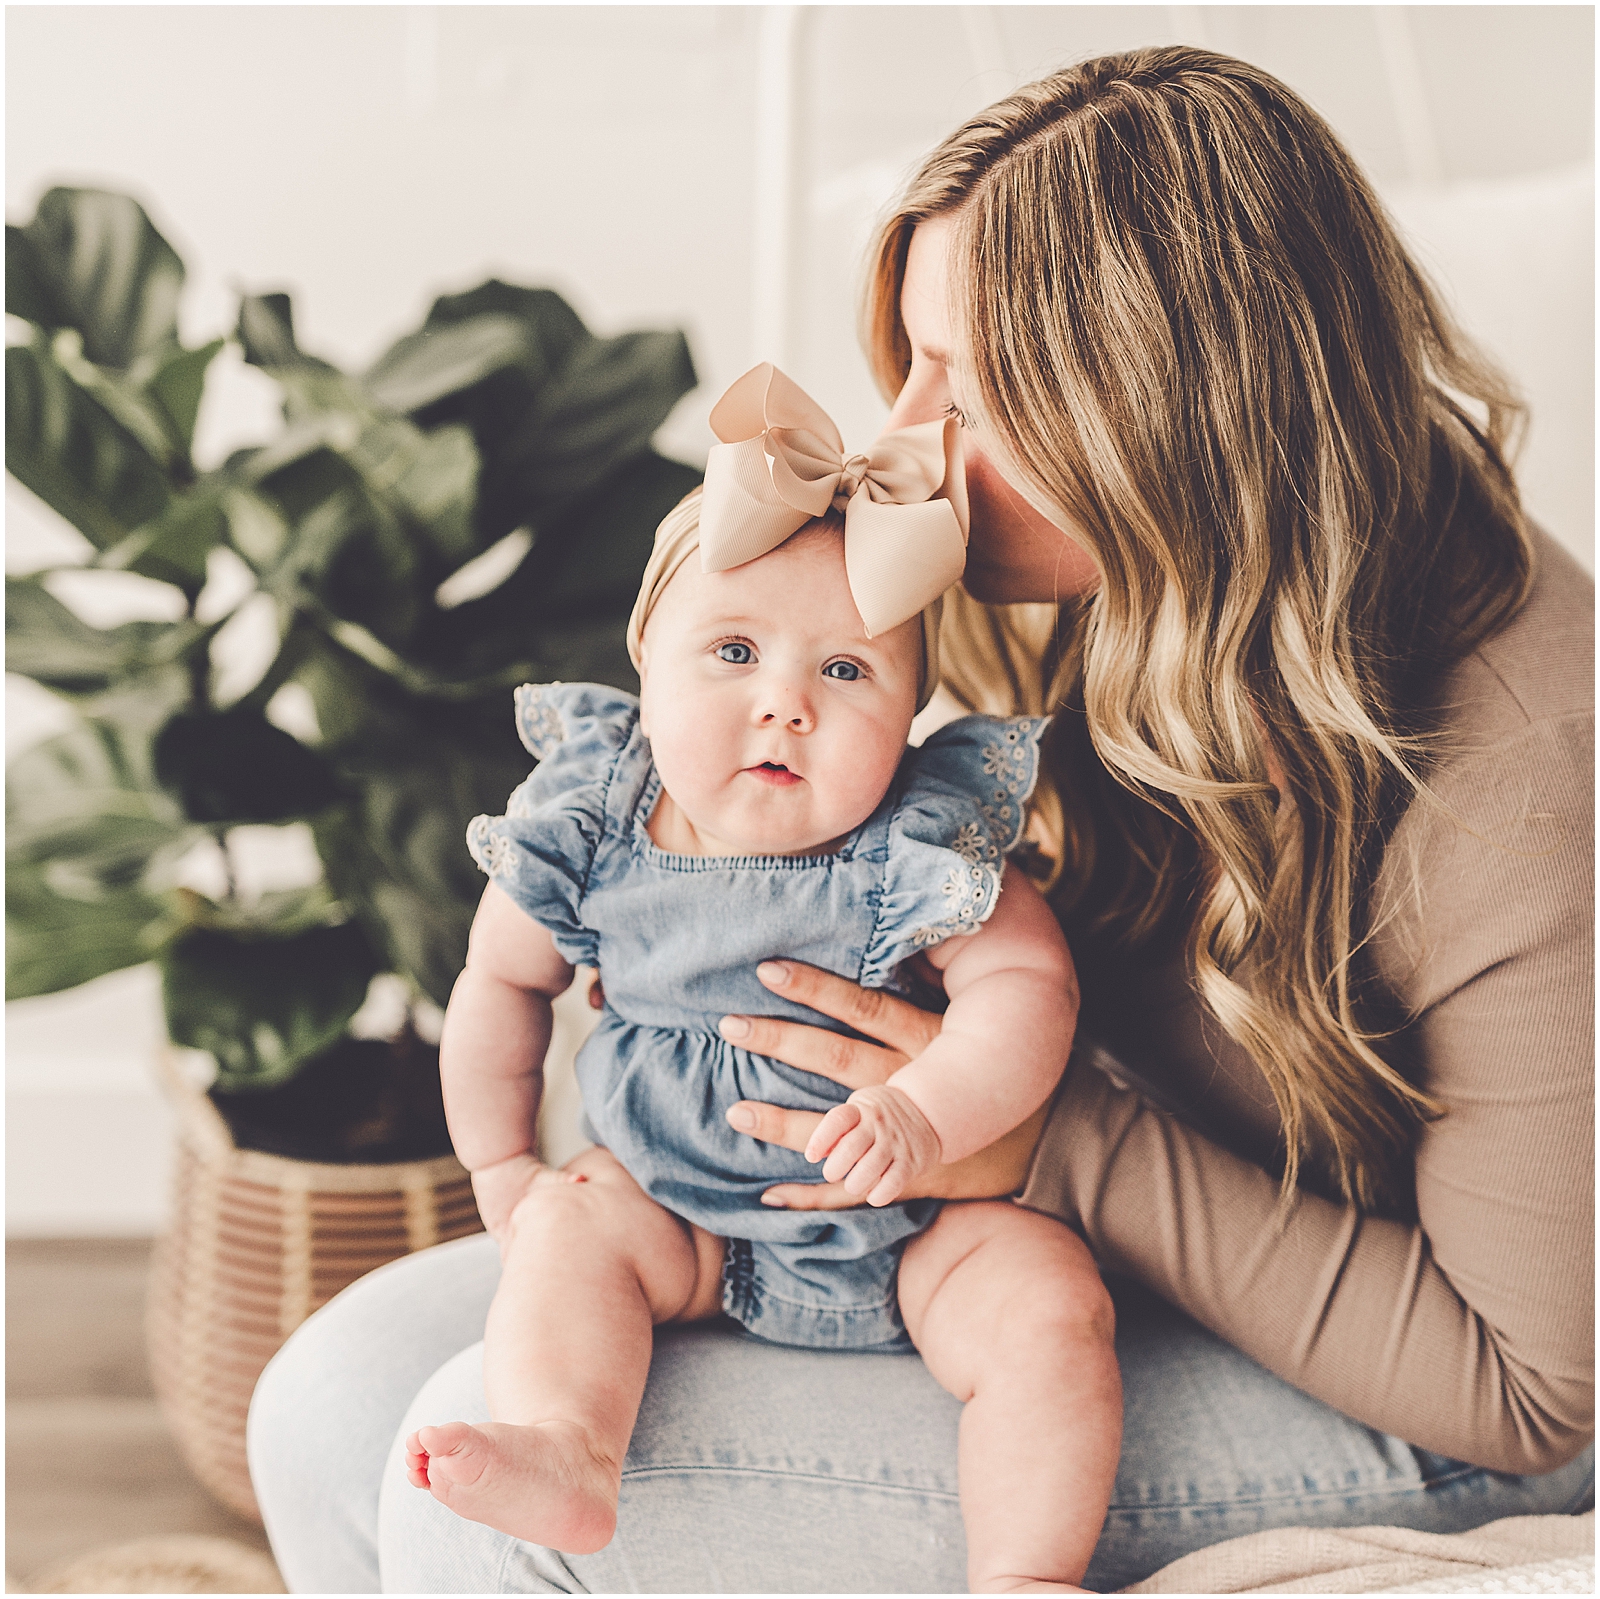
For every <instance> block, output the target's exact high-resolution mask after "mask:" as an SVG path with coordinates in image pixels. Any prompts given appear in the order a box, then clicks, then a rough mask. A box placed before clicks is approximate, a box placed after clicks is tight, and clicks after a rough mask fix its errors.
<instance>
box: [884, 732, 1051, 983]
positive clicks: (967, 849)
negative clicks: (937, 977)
mask: <svg viewBox="0 0 1600 1599" xmlns="http://www.w3.org/2000/svg"><path fill="white" fill-rule="evenodd" d="M1046 726H1048V718H1046V717H1042V716H1013V717H1007V718H1004V719H1002V718H1000V717H994V716H963V717H961V718H960V719H959V720H957V721H954V722H950V723H948V724H947V725H946V726H944V727H941V728H940V729H939V730H938V731H937V732H936V733H933V734H932V735H931V736H930V737H929V738H928V740H927V742H926V743H925V744H923V745H922V747H921V748H920V749H915V750H911V751H909V752H908V753H907V755H906V761H905V765H904V766H903V767H902V769H901V792H900V798H899V801H898V803H897V805H896V808H895V812H894V815H893V817H892V818H891V820H890V823H889V846H888V849H889V853H888V861H887V863H886V865H885V869H884V882H883V894H882V898H881V900H880V902H879V906H878V916H877V921H876V924H875V926H874V929H873V935H872V938H871V940H870V941H869V943H868V945H867V955H866V960H865V962H864V963H863V967H862V974H861V981H862V982H863V983H864V984H866V985H867V986H868V987H886V986H889V985H891V984H892V983H893V982H894V973H895V969H896V968H897V967H898V966H899V965H900V964H901V962H902V961H905V960H908V959H909V958H910V957H911V956H913V955H915V954H917V953H918V952H919V951H921V950H925V949H928V948H930V947H931V946H933V945H935V944H942V943H944V941H945V940H946V939H948V938H958V937H961V936H963V935H965V934H971V933H975V932H977V930H978V929H979V928H980V927H981V926H982V925H983V923H984V922H985V921H987V920H988V918H989V916H990V914H991V912H992V911H993V910H994V907H995V903H996V901H997V900H998V899H999V897H1000V881H1001V877H1002V875H1003V873H1004V871H1005V858H1006V855H1007V854H1008V853H1009V852H1010V851H1011V850H1013V849H1015V848H1016V847H1017V845H1018V844H1019V843H1021V842H1022V830H1023V823H1024V820H1025V817H1026V806H1027V801H1028V797H1029V795H1031V794H1032V793H1033V787H1034V784H1035V783H1036V782H1038V780H1039V740H1040V739H1041V738H1042V737H1043V736H1044V730H1045V728H1046Z"/></svg>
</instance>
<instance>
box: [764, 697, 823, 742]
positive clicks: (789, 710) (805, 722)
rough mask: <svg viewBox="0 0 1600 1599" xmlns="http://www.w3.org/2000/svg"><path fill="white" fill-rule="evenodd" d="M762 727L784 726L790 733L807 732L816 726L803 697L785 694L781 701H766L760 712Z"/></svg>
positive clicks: (813, 716) (811, 712) (812, 713)
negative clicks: (764, 707)
mask: <svg viewBox="0 0 1600 1599" xmlns="http://www.w3.org/2000/svg"><path fill="white" fill-rule="evenodd" d="M760 722H761V725H762V726H763V727H779V726H782V727H786V728H788V730H789V731H790V732H791V733H809V732H810V731H811V729H812V728H813V727H815V726H816V716H815V714H814V712H813V711H812V709H811V706H810V705H809V704H808V703H807V702H806V700H805V699H804V697H801V696H797V697H790V696H788V695H785V696H784V698H783V700H781V701H773V700H768V701H767V707H766V709H765V710H764V711H762V712H761V715H760Z"/></svg>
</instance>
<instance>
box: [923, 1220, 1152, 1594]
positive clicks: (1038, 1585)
mask: <svg viewBox="0 0 1600 1599" xmlns="http://www.w3.org/2000/svg"><path fill="white" fill-rule="evenodd" d="M900 1309H901V1313H902V1314H903V1315H904V1317H905V1322H906V1327H907V1330H908V1331H909V1332H910V1334H911V1337H912V1339H913V1341H914V1342H915V1343H916V1346H917V1349H918V1350H919V1351H920V1352H921V1354H922V1358H923V1359H924V1361H926V1362H927V1366H928V1369H929V1370H930V1371H931V1372H932V1373H933V1374H934V1376H935V1377H937V1378H938V1379H939V1381H940V1382H941V1383H942V1384H943V1385H944V1386H945V1387H946V1388H947V1389H948V1390H949V1391H950V1392H951V1393H952V1394H954V1395H955V1397H956V1398H957V1399H959V1400H961V1401H963V1403H964V1404H965V1405H966V1410H965V1411H964V1412H963V1414H962V1417H961V1456H960V1458H961V1515H962V1520H963V1522H964V1523H965V1525H966V1529H967V1580H968V1583H969V1585H970V1587H971V1589H972V1591H973V1592H974V1593H1002V1592H1018V1591H1022V1590H1040V1589H1043V1590H1057V1591H1062V1590H1065V1591H1082V1590H1080V1589H1075V1588H1074V1584H1077V1583H1081V1582H1082V1581H1083V1574H1084V1571H1085V1570H1086V1569H1087V1567H1088V1564H1089V1557H1090V1556H1091V1555H1092V1554H1093V1553H1094V1546H1095V1543H1096V1541H1097V1540H1098V1538H1099V1536H1100V1526H1101V1523H1102V1522H1103V1521H1104V1519H1105V1513H1106V1506H1107V1504H1108V1503H1109V1502H1110V1497H1111V1485H1112V1482H1113V1481H1114V1479H1115V1477H1116V1470H1117V1456H1118V1453H1119V1451H1120V1449H1121V1444H1122V1378H1121V1373H1120V1371H1119V1369H1118V1366H1117V1358H1116V1352H1115V1350H1114V1349H1113V1347H1112V1333H1113V1331H1114V1325H1115V1317H1114V1314H1113V1311H1112V1308H1111V1298H1110V1295H1109V1294H1108V1293H1107V1292H1106V1290H1105V1286H1104V1284H1102V1282H1101V1281H1100V1274H1099V1272H1098V1271H1097V1270H1096V1269H1095V1264H1094V1261H1093V1260H1092V1259H1091V1257H1090V1255H1089V1251H1088V1249H1087V1247H1086V1246H1085V1244H1084V1242H1083V1240H1082V1239H1081V1238H1079V1237H1078V1236H1077V1235H1076V1234H1074V1233H1072V1232H1069V1231H1068V1230H1067V1229H1066V1228H1065V1227H1063V1226H1062V1225H1061V1224H1060V1223H1059V1222H1054V1221H1051V1220H1049V1219H1048V1218H1047V1217H1044V1216H1040V1215H1037V1214H1035V1213H1034V1212H1032V1211H1027V1210H1021V1209H1019V1208H1018V1207H1017V1206H1015V1205H1012V1204H1009V1203H1006V1202H1004V1201H996V1202H986V1203H979V1204H951V1205H946V1206H945V1208H944V1210H943V1211H941V1212H940V1214H939V1218H938V1220H937V1221H936V1222H935V1223H934V1224H933V1226H932V1227H930V1228H929V1229H928V1231H927V1232H925V1233H923V1234H921V1235H920V1236H919V1237H917V1238H914V1239H913V1240H912V1241H911V1243H910V1244H908V1245H907V1247H906V1252H905V1256H904V1259H903V1260H902V1262H901V1265H900Z"/></svg>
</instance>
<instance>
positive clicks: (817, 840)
mask: <svg viewBox="0 0 1600 1599" xmlns="http://www.w3.org/2000/svg"><path fill="white" fill-rule="evenodd" d="M774 808H776V807H774ZM871 814H872V813H871V811H868V812H867V816H870V815H871ZM867 816H859V817H854V818H852V817H850V816H848V815H844V816H830V817H817V818H807V819H801V818H799V817H796V818H794V819H793V820H792V821H791V820H788V819H780V818H778V817H774V816H766V817H749V816H737V817H734V816H729V817H724V818H722V825H721V826H720V827H718V826H717V825H715V824H713V825H712V826H711V827H710V828H709V829H703V830H702V832H705V831H709V832H711V833H713V834H715V835H716V836H717V838H718V839H719V841H720V842H721V843H722V845H723V846H724V848H726V849H727V850H728V851H729V853H730V854H735V855H824V854H826V855H831V854H832V853H833V852H834V851H835V850H836V849H838V848H839V847H840V845H842V844H843V843H844V841H845V840H846V839H847V838H849V836H850V835H851V834H852V833H853V832H854V831H855V830H856V829H857V828H858V827H859V826H860V825H861V824H862V823H863V822H864V821H866V819H867Z"/></svg>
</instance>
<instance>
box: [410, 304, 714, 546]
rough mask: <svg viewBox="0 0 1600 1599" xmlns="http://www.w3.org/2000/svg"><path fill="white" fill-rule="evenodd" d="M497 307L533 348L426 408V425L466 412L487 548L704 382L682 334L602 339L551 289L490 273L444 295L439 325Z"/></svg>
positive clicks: (579, 487)
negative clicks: (474, 448)
mask: <svg viewBox="0 0 1600 1599" xmlns="http://www.w3.org/2000/svg"><path fill="white" fill-rule="evenodd" d="M486 314H497V315H503V316H510V317H513V318H515V319H516V320H517V321H518V322H519V323H521V325H522V327H523V330H524V333H525V336H526V338H527V344H528V356H527V358H526V359H525V360H524V361H523V362H522V363H521V364H520V365H519V366H515V367H505V368H502V369H501V370H498V371H495V372H491V373H490V374H489V375H488V376H487V377H485V378H484V379H483V380H482V381H481V382H480V383H477V384H475V385H472V386H471V387H469V388H464V389H462V390H459V391H458V392H457V393H455V394H452V395H449V396H446V397H445V398H444V399H442V400H440V401H438V402H435V403H433V404H430V405H427V406H425V407H423V408H422V409H421V410H419V411H418V412H417V413H416V417H417V420H418V422H419V423H421V424H422V426H424V427H427V428H432V427H436V426H439V425H441V424H443V423H447V422H465V423H467V425H468V426H470V427H471V429H472V433H473V437H474V439H475V440H476V441H477V445H478V454H479V458H480V461H481V463H482V465H481V469H480V478H479V488H478V508H477V524H478V531H479V534H480V538H481V547H482V548H487V547H488V546H489V545H490V544H492V543H494V541H495V540H497V539H499V538H502V537H504V536H505V534H507V533H509V532H511V531H512V530H513V529H514V528H518V527H524V526H534V527H542V526H543V523H544V521H545V519H546V518H547V517H550V516H554V515H559V514H560V513H561V512H562V511H564V510H565V509H567V508H568V507H570V505H571V504H572V503H573V502H574V501H575V500H577V499H579V498H581V497H582V496H583V495H584V494H586V493H588V492H590V491H591V490H593V489H594V488H596V487H597V486H598V485H599V484H600V483H602V482H603V481H604V480H605V479H606V478H607V477H608V476H609V475H610V473H611V472H612V471H614V470H615V469H616V468H617V467H618V466H619V465H621V464H622V463H623V462H624V461H626V460H627V459H629V458H630V457H631V456H633V455H636V454H638V453H640V452H642V451H643V450H644V449H646V448H647V447H648V444H649V440H650V437H651V435H652V434H653V433H654V432H655V430H656V429H657V428H658V427H659V426H660V425H661V422H662V420H663V419H664V418H665V417H666V414H667V412H668V411H670V410H671V409H672V406H673V405H674V404H675V403H676V401H677V400H678V398H679V397H680V396H681V395H683V394H684V393H686V392H687V391H688V390H689V389H691V388H693V387H694V383H695V376H694V367H693V365H692V363H691V361H690V359H689V354H688V347H687V345H686V344H685V343H684V340H683V336H682V334H680V333H676V332H673V333H637V334H624V335H623V336H622V337H620V338H616V339H596V338H595V337H594V336H593V335H592V334H590V333H589V332H588V330H587V329H586V328H585V327H584V325H583V323H582V321H581V320H580V319H579V318H578V316H577V314H576V313H575V312H574V311H573V310H572V308H571V307H570V306H569V305H568V304H567V303H566V301H564V300H563V299H562V298H561V297H560V296H559V295H557V294H554V293H552V292H551V291H550V290H548V289H522V288H517V287H515V286H513V285H510V284H505V283H500V282H498V281H491V282H488V283H485V284H482V285H480V286H479V287H478V288H477V289H474V290H472V291H471V292H470V293H468V294H463V295H453V296H447V297H445V298H442V299H440V300H437V301H435V302H434V306H433V309H432V310H431V311H430V312H429V313H428V322H427V326H428V327H434V326H439V325H455V324H458V323H463V322H465V321H467V320H468V319H469V318H473V317H479V316H483V315H486Z"/></svg>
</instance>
